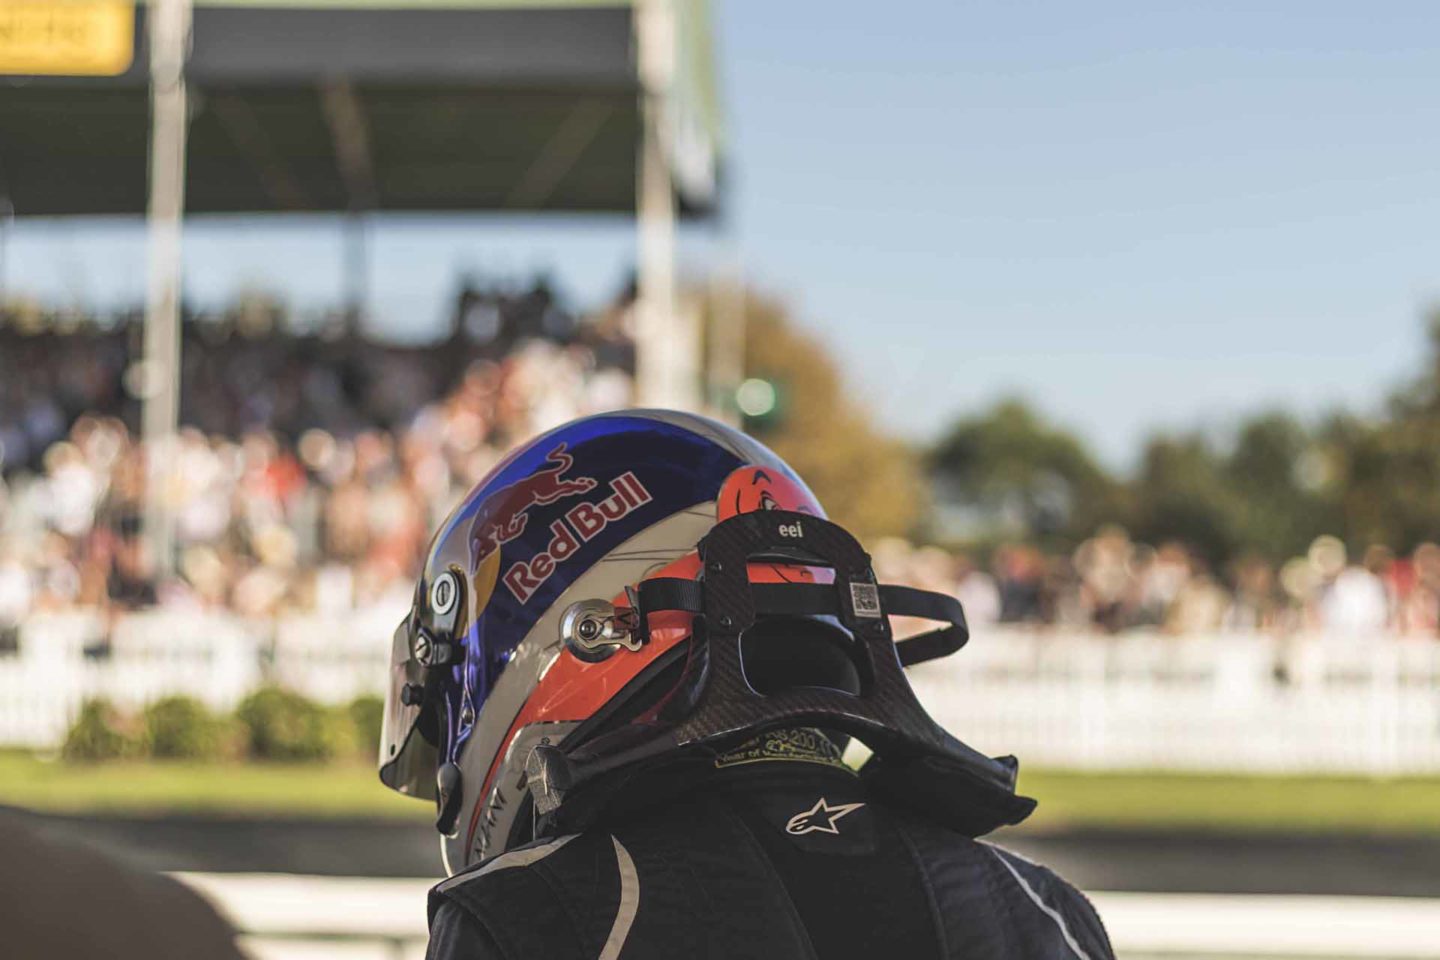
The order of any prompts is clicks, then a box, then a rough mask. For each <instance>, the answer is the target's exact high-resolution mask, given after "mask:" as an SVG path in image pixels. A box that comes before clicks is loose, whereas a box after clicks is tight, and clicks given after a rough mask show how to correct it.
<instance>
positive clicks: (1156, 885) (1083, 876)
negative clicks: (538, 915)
mask: <svg viewBox="0 0 1440 960" xmlns="http://www.w3.org/2000/svg"><path fill="white" fill-rule="evenodd" d="M26 816H27V817H29V818H31V819H32V821H33V822H34V823H35V826H36V829H39V830H41V831H44V832H46V833H54V834H56V835H59V836H64V837H68V838H70V839H71V840H75V841H79V842H82V843H85V844H88V845H91V846H94V847H97V848H100V849H103V850H105V851H108V852H110V853H112V854H115V855H118V856H121V857H123V858H125V859H127V860H130V861H131V862H134V863H137V864H139V865H142V866H146V867H149V868H151V869H156V870H167V871H189V872H204V873H295V874H310V875H324V876H335V877H414V878H427V877H436V876H437V875H438V873H439V871H440V863H439V849H438V843H437V841H436V838H435V834H434V831H433V830H432V829H431V828H430V827H429V826H428V825H427V824H425V823H408V822H395V821H367V820H340V821H333V820H303V819H281V820H255V819H234V818H223V819H219V818H202V817H166V818H164V819H153V818H130V817H103V818H100V817H81V816H56V815H50V814H26ZM991 839H994V840H996V841H997V842H999V843H1002V844H1004V845H1005V846H1007V847H1009V848H1011V849H1013V850H1016V851H1017V852H1019V853H1021V854H1023V855H1024V856H1027V857H1031V858H1033V859H1036V860H1039V861H1041V862H1043V863H1045V864H1048V865H1049V866H1051V867H1053V868H1054V869H1055V870H1056V871H1058V872H1059V873H1060V874H1061V875H1062V876H1064V877H1066V878H1067V879H1069V880H1071V881H1072V882H1074V883H1076V884H1077V885H1079V886H1080V887H1082V888H1088V889H1093V890H1125V891H1133V892H1153V893H1246V894H1284V893H1289V894H1324V895H1334V896H1401V897H1440V838H1437V837H1433V836H1415V837H1409V836H1383V837H1382V836H1373V837H1372V836H1354V835H1345V836H1323V835H1322V836H1301V835H1275V834H1245V833H1205V832H1195V831H1185V832H1164V833H1159V832H1151V831H1133V830H1082V831H1073V832H1065V833H1036V832H1029V831H1008V832H1001V833H999V834H996V835H994V836H993V837H992V838H991Z"/></svg>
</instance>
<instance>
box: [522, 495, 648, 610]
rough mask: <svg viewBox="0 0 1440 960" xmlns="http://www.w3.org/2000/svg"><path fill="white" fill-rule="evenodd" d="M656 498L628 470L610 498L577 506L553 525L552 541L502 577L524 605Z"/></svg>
mask: <svg viewBox="0 0 1440 960" xmlns="http://www.w3.org/2000/svg"><path fill="white" fill-rule="evenodd" d="M652 499H654V498H653V497H651V496H650V491H649V490H646V489H645V487H644V486H643V485H642V484H641V483H640V480H639V479H638V478H637V477H636V476H635V474H633V473H631V472H629V471H626V472H625V473H622V474H620V476H618V477H616V478H615V479H614V480H612V481H610V495H609V496H608V497H606V498H605V499H604V500H601V501H600V502H599V503H589V502H586V503H577V504H576V505H575V506H573V507H571V508H570V509H569V510H567V511H565V516H564V517H563V518H562V519H559V520H556V521H554V522H553V523H551V524H550V542H549V543H548V544H547V545H546V547H545V549H544V550H542V551H540V552H539V553H538V554H536V555H535V556H534V557H532V558H531V559H529V560H520V561H517V562H516V563H514V564H512V565H511V566H510V569H508V570H506V571H505V576H504V577H503V578H502V579H503V581H504V583H505V587H506V589H508V590H509V591H510V592H511V593H512V594H513V595H514V597H515V599H516V600H519V601H520V602H521V603H524V602H526V601H527V600H529V599H530V598H531V597H533V596H534V595H535V591H537V590H539V589H540V588H541V587H542V586H543V585H544V584H545V581H546V580H549V579H550V575H551V574H553V573H554V572H555V570H556V569H557V568H558V567H559V565H560V564H561V563H564V562H565V561H566V560H568V559H570V557H572V556H574V554H575V551H577V550H579V549H580V548H581V547H582V546H584V545H585V544H587V543H589V542H590V541H591V540H593V539H595V538H596V537H597V536H599V535H600V531H602V530H604V529H605V528H606V527H608V526H610V524H612V523H615V522H616V521H618V520H621V519H623V518H625V517H627V516H629V515H630V514H632V513H634V512H635V511H636V510H639V509H640V508H641V507H643V506H644V505H645V504H647V503H649V502H650V501H651V500H652Z"/></svg>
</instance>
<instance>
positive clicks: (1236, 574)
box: [875, 527, 1440, 638]
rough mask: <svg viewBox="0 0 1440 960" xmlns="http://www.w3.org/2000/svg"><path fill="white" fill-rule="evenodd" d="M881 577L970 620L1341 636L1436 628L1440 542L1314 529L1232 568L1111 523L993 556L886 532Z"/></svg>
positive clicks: (1424, 633)
mask: <svg viewBox="0 0 1440 960" xmlns="http://www.w3.org/2000/svg"><path fill="white" fill-rule="evenodd" d="M875 562H876V570H877V573H878V574H879V575H880V576H881V578H882V579H890V580H894V581H900V582H905V583H913V584H916V585H920V586H924V587H927V588H929V589H932V590H943V591H947V592H951V593H954V594H955V595H956V596H958V597H959V598H960V600H961V602H962V604H963V605H964V607H965V611H966V614H967V616H968V618H969V620H970V622H971V623H976V624H986V623H1018V624H1033V625H1036V626H1055V627H1062V628H1067V629H1071V630H1075V629H1081V630H1094V631H1098V632H1103V633H1119V632H1121V631H1125V630H1132V629H1149V630H1157V631H1160V632H1163V633H1171V634H1199V633H1221V632H1251V631H1270V632H1278V633H1284V634H1289V633H1298V632H1318V633H1323V634H1329V635H1333V636H1336V637H1362V638H1363V637H1365V636H1374V635H1377V634H1382V633H1389V634H1395V635H1403V636H1416V637H1436V636H1437V631H1440V545H1436V544H1434V543H1424V544H1421V545H1420V546H1419V547H1417V548H1416V549H1415V550H1414V551H1413V552H1412V553H1411V554H1410V555H1409V556H1402V557H1397V556H1395V555H1394V553H1392V552H1391V551H1390V549H1389V548H1387V547H1383V546H1371V547H1369V548H1368V549H1366V550H1365V551H1364V552H1363V553H1362V554H1361V555H1360V556H1352V555H1351V554H1350V552H1349V551H1348V550H1347V549H1346V546H1345V544H1344V543H1343V542H1341V541H1340V540H1339V539H1338V538H1336V537H1332V536H1322V537H1318V538H1316V540H1315V541H1314V543H1312V544H1311V546H1310V549H1309V550H1308V551H1307V553H1306V555H1305V556H1301V557H1293V558H1291V559H1290V560H1288V561H1286V562H1285V563H1283V564H1278V565H1277V564H1273V563H1271V562H1270V561H1268V560H1266V559H1264V558H1262V557H1255V556H1251V557H1241V558H1239V559H1237V560H1235V561H1233V562H1232V563H1230V564H1229V565H1228V566H1227V567H1226V568H1225V569H1224V570H1219V571H1217V570H1215V569H1212V567H1211V565H1210V564H1208V563H1207V562H1206V561H1205V559H1204V558H1203V557H1201V556H1200V555H1199V554H1197V553H1196V552H1195V551H1193V550H1191V549H1189V548H1188V547H1187V546H1186V545H1184V544H1181V543H1175V542H1170V543H1163V544H1160V545H1159V546H1150V545H1148V544H1143V543H1136V542H1134V541H1132V540H1131V539H1130V537H1129V535H1128V534H1127V533H1126V532H1125V531H1124V530H1123V529H1121V528H1119V527H1107V528H1105V529H1103V530H1101V531H1099V532H1098V533H1096V535H1095V536H1093V537H1091V538H1090V539H1088V540H1086V541H1085V542H1084V543H1082V544H1081V545H1080V546H1079V547H1078V548H1077V549H1076V550H1075V551H1074V552H1073V553H1070V554H1068V555H1067V554H1064V553H1046V552H1044V551H1041V550H1040V549H1038V548H1036V547H1033V546H1028V545H1023V544H1004V545H1001V546H1000V547H998V548H997V549H995V550H994V551H993V553H992V554H991V556H990V557H989V562H988V564H979V563H977V562H976V561H975V560H974V559H972V558H971V557H969V556H967V555H964V554H958V555H957V554H952V553H949V552H946V551H944V550H940V549H938V548H935V547H922V548H915V547H912V546H911V545H909V544H907V543H905V542H904V541H899V540H887V541H883V542H882V543H880V544H879V545H877V549H876V551H875Z"/></svg>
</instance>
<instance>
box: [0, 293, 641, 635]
mask: <svg viewBox="0 0 1440 960" xmlns="http://www.w3.org/2000/svg"><path fill="white" fill-rule="evenodd" d="M629 302H630V301H629V299H628V298H622V299H621V300H620V301H618V302H617V305H616V306H614V307H613V308H611V309H608V310H606V311H604V312H603V313H601V314H599V315H597V316H593V317H589V318H585V319H584V320H583V321H582V320H581V319H580V318H577V317H575V316H573V315H572V314H570V313H569V312H567V311H565V310H564V309H562V308H561V307H560V306H559V305H558V304H557V303H556V301H555V298H554V297H553V296H552V295H551V293H550V291H549V290H548V288H547V287H546V286H545V285H544V284H543V283H536V284H534V285H533V286H531V287H528V288H524V289H521V290H518V291H504V290H499V289H492V290H486V289H479V288H475V287H473V286H467V288H466V289H465V290H464V292H463V293H462V294H461V296H460V297H459V298H458V300H457V308H456V315H455V318H454V326H453V329H452V331H451V333H450V336H449V337H448V338H447V339H446V340H445V341H444V342H442V343H439V344H435V345H430V346H424V347H404V346H397V345H393V344H392V345H386V344H380V343H375V342H372V341H369V340H367V339H365V338H363V337H361V336H358V335H356V334H355V333H354V332H353V331H352V330H347V329H343V327H342V328H340V329H332V330H325V331H318V332H317V331H311V332H307V333H304V334H300V333H296V332H294V331H290V330H286V329H285V328H284V325H283V322H282V321H283V319H284V318H283V317H282V315H281V314H280V313H279V311H277V310H275V309H274V308H273V307H270V306H268V305H265V304H253V303H252V304H242V305H240V306H239V307H237V308H236V310H234V311H232V312H230V313H229V314H226V315H221V316H213V317H187V318H186V323H185V328H184V337H183V343H184V345H183V368H184V377H183V381H182V382H183V384H184V388H183V394H182V421H183V427H182V430H181V432H180V435H179V437H178V440H177V444H176V448H175V449H174V450H173V451H172V455H171V457H170V460H171V462H172V463H173V464H174V465H175V468H174V470H173V472H172V473H171V474H170V476H169V477H168V478H167V480H166V486H165V488H164V491H163V495H164V496H165V498H166V499H167V500H168V502H169V505H170V507H171V509H172V510H173V512H174V515H175V516H176V518H177V531H176V533H177V543H176V561H177V562H176V576H175V577H173V578H170V579H167V580H164V581H161V580H160V579H158V578H157V576H156V569H157V565H156V563H155V558H154V557H151V556H149V555H148V554H147V549H146V542H145V540H144V539H143V538H142V537H141V536H140V528H141V516H142V510H143V497H144V492H145V486H146V463H147V453H146V450H145V449H144V447H143V445H142V444H141V443H140V442H139V440H138V438H137V430H136V425H137V423H138V400H137V399H136V398H137V397H138V396H139V395H142V393H143V391H144V390H145V389H146V384H145V378H146V372H145V370H144V369H143V364H141V363H139V362H137V361H138V358H139V356H140V353H139V333H140V330H139V325H138V324H137V323H135V322H134V318H133V317H118V318H111V319H110V321H109V322H107V323H98V322H84V321H81V322H77V323H66V322H63V321H64V319H65V318H57V317H53V316H51V317H43V316H42V317H24V316H17V315H15V314H10V315H6V316H0V640H3V635H4V634H5V633H6V632H7V630H8V631H13V629H14V628H15V625H17V624H18V623H20V622H21V621H22V620H23V619H24V618H25V617H26V616H28V615H29V614H30V613H31V612H34V611H42V610H55V609H66V608H71V607H76V606H84V607H91V608H100V609H105V610H124V609H130V608H134V607H140V606H149V605H154V604H160V605H167V606H173V605H181V606H183V605H192V606H195V607H224V608H229V609H233V610H235V611H237V612H239V613H241V614H243V615H246V616H254V617H265V616H273V615H277V614H281V613H285V612H292V611H326V610H332V609H334V610H340V609H349V608H351V607H353V606H356V605H361V604H365V603H369V602H375V601H378V600H382V599H384V598H387V597H400V598H404V597H408V595H409V592H410V590H411V589H412V587H413V579H412V578H413V576H414V571H415V569H416V565H417V561H418V559H419V557H420V554H421V552H422V551H423V549H424V546H425V544H426V542H427V539H428V535H429V531H430V530H431V529H432V528H433V527H434V526H435V525H436V524H437V523H438V522H439V521H440V520H441V519H442V518H443V514H444V512H445V511H447V510H448V509H449V506H450V505H452V504H453V503H454V502H455V501H456V500H457V499H458V497H459V496H460V495H461V494H462V493H463V492H464V491H465V490H466V489H468V488H469V487H470V486H471V485H473V484H474V483H475V481H477V480H478V479H479V478H480V477H481V476H483V475H484V473H486V472H487V471H488V470H489V469H490V467H491V466H492V465H493V464H494V463H495V462H496V461H497V460H498V459H499V457H500V456H501V454H502V453H503V452H504V451H505V450H506V449H508V447H509V446H511V445H512V444H513V443H515V442H517V441H519V440H522V439H524V438H526V437H529V436H531V435H532V434H534V433H535V432H538V431H541V430H545V429H548V428H549V427H551V426H554V425H556V424H558V423H561V422H564V421H565V420H568V419H571V418H573V417H577V416H582V415H584V414H587V413H592V412H597V411H600V410H607V409H614V408H616V407H620V406H624V405H626V404H628V403H629V402H630V399H631V394H632V385H633V363H634V357H633V348H632V346H631V343H630V340H629V337H628V335H627V333H626V331H627V329H628V324H629V319H628V317H629V306H628V305H629Z"/></svg>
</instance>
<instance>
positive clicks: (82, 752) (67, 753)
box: [60, 700, 137, 763]
mask: <svg viewBox="0 0 1440 960" xmlns="http://www.w3.org/2000/svg"><path fill="white" fill-rule="evenodd" d="M136 747H137V743H136V739H135V737H133V736H132V735H131V734H130V731H129V730H128V729H127V728H126V724H125V720H124V718H123V717H122V716H121V715H120V714H119V713H118V712H117V711H116V710H115V708H114V706H112V705H111V704H110V702H109V701H107V700H87V701H85V703H84V704H83V705H81V707H80V714H79V716H78V717H76V718H75V723H74V724H73V725H71V727H70V730H69V732H68V733H66V734H65V743H64V744H63V745H62V746H61V748H60V756H61V757H63V758H64V759H65V760H67V761H70V762H72V763H98V762H100V761H104V760H119V759H122V758H124V757H129V756H132V755H133V754H134V753H135V752H136Z"/></svg>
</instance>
